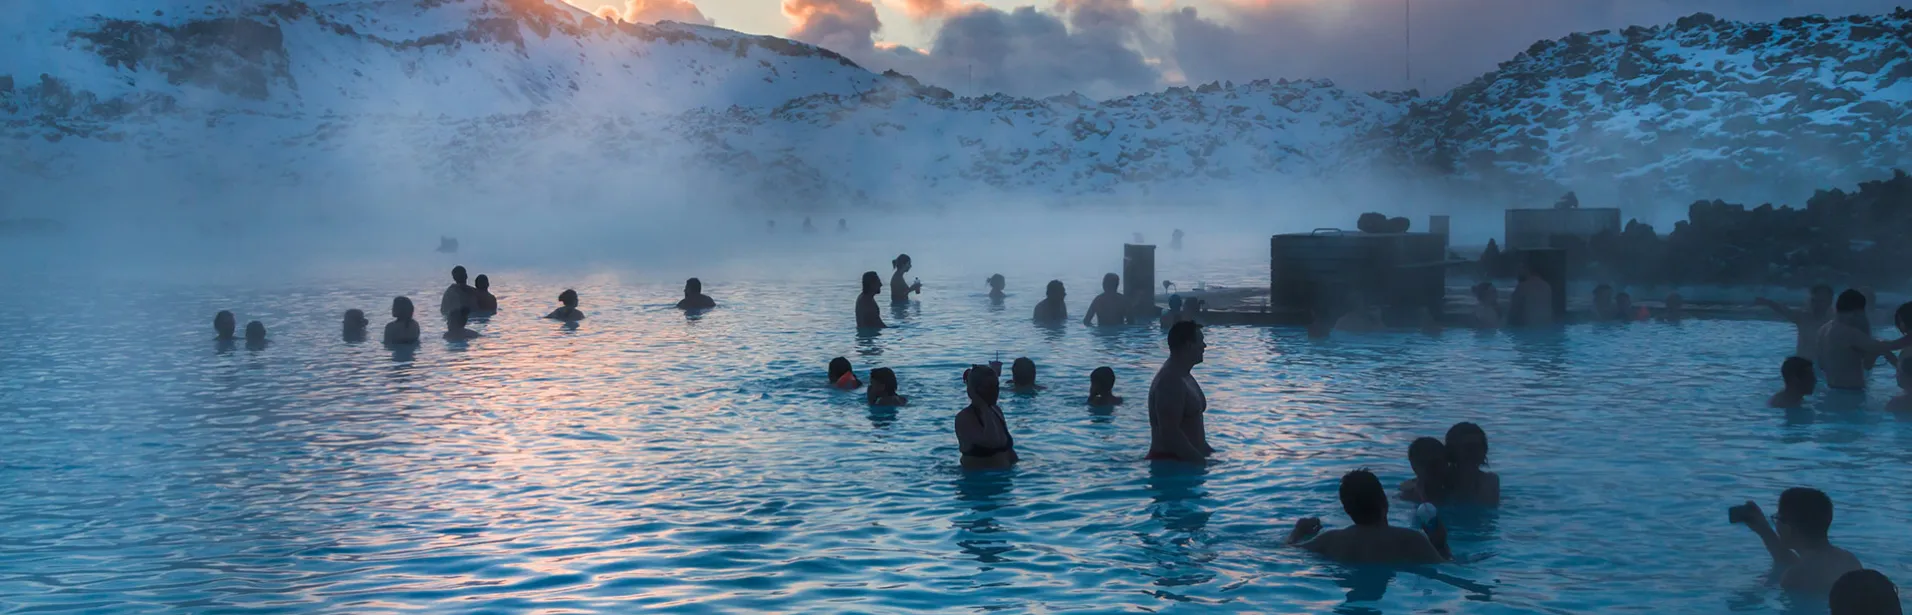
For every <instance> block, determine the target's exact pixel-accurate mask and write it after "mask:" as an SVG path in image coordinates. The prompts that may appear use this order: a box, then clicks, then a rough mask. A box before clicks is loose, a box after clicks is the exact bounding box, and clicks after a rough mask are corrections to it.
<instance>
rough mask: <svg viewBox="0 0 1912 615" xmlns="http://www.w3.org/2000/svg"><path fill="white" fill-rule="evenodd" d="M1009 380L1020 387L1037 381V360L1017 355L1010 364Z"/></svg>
mask: <svg viewBox="0 0 1912 615" xmlns="http://www.w3.org/2000/svg"><path fill="white" fill-rule="evenodd" d="M1009 381H1010V382H1011V383H1014V384H1015V385H1016V386H1019V387H1026V386H1029V385H1032V384H1035V383H1036V362H1035V361H1034V360H1032V359H1030V358H1029V357H1017V358H1016V360H1015V361H1012V362H1010V364H1009Z"/></svg>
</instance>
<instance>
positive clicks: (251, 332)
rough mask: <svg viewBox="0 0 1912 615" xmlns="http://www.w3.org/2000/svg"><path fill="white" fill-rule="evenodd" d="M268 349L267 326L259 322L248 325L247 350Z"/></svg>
mask: <svg viewBox="0 0 1912 615" xmlns="http://www.w3.org/2000/svg"><path fill="white" fill-rule="evenodd" d="M265 347H266V324H265V323H262V322H259V321H257V320H255V321H252V322H249V323H246V349H247V350H264V349H265Z"/></svg>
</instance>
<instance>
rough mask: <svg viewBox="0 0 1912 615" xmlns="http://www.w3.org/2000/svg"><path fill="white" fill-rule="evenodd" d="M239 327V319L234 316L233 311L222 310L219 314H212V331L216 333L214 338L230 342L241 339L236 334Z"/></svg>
mask: <svg viewBox="0 0 1912 615" xmlns="http://www.w3.org/2000/svg"><path fill="white" fill-rule="evenodd" d="M238 328H239V319H238V318H237V317H235V316H233V315H232V312H227V311H224V310H221V311H220V312H219V313H218V314H214V315H213V316H212V331H213V334H214V337H213V339H215V340H218V341H222V342H230V341H233V340H236V339H239V337H238V336H237V335H236V332H237V329H238Z"/></svg>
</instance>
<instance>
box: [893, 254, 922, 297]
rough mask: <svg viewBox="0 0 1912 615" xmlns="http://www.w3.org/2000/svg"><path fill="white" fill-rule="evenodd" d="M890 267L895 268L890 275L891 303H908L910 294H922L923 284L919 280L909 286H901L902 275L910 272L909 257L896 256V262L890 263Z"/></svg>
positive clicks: (906, 255)
mask: <svg viewBox="0 0 1912 615" xmlns="http://www.w3.org/2000/svg"><path fill="white" fill-rule="evenodd" d="M890 266H891V267H894V268H896V272H895V273H892V274H890V302H891V303H908V302H909V300H910V293H918V294H921V293H922V292H923V282H922V281H921V280H918V281H916V282H914V283H911V284H909V285H904V284H903V274H905V273H909V272H910V255H908V254H898V255H896V260H892V261H890Z"/></svg>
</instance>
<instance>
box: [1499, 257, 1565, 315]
mask: <svg viewBox="0 0 1912 615" xmlns="http://www.w3.org/2000/svg"><path fill="white" fill-rule="evenodd" d="M1508 309H1509V310H1511V311H1512V312H1513V316H1512V318H1510V319H1509V321H1508V324H1513V325H1519V326H1525V327H1545V326H1548V325H1551V324H1553V317H1554V310H1553V285H1552V284H1549V283H1547V280H1546V279H1545V278H1542V277H1540V272H1538V271H1534V267H1533V265H1532V264H1530V263H1521V264H1520V282H1518V283H1516V284H1515V285H1514V296H1513V299H1512V300H1511V301H1509V305H1508Z"/></svg>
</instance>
